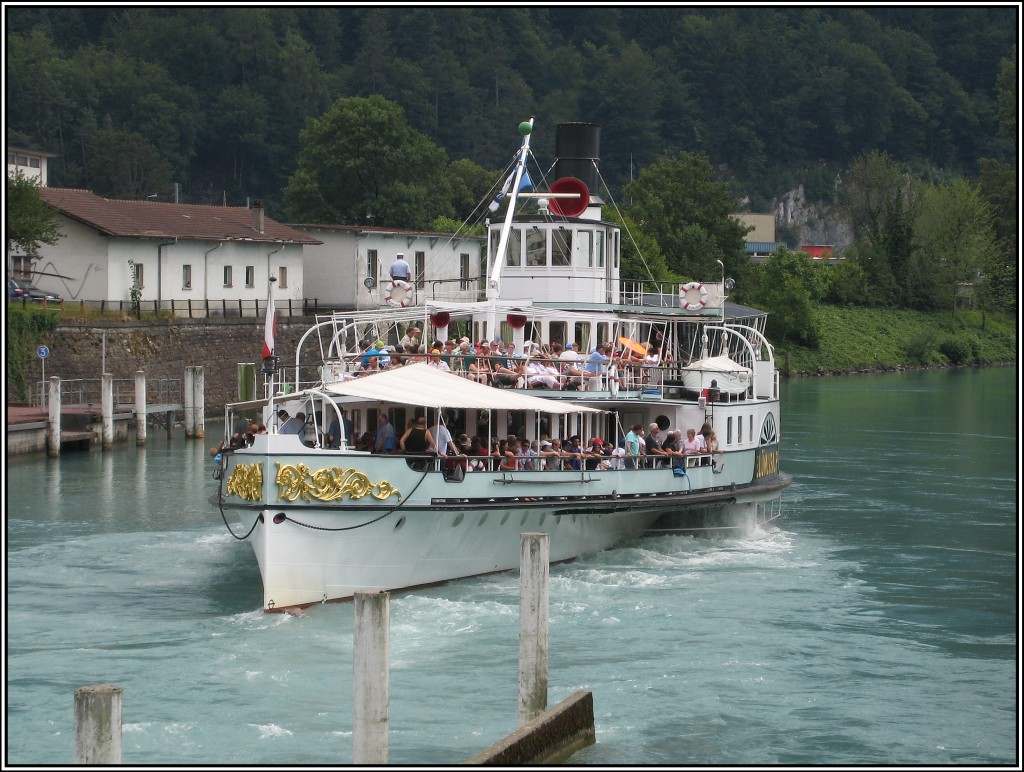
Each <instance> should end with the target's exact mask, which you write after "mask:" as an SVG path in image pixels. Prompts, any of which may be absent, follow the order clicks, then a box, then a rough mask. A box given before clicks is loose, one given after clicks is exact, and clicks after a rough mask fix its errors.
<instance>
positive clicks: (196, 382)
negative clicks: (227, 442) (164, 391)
mask: <svg viewBox="0 0 1024 772" xmlns="http://www.w3.org/2000/svg"><path fill="white" fill-rule="evenodd" d="M192 406H193V409H194V410H195V417H194V418H193V419H192V424H193V427H194V429H193V431H194V433H193V435H192V436H193V437H198V438H199V439H202V438H203V437H205V436H206V375H205V374H204V373H203V366H202V365H196V366H195V376H194V377H193V378H192Z"/></svg>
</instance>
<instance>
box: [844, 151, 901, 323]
mask: <svg viewBox="0 0 1024 772" xmlns="http://www.w3.org/2000/svg"><path fill="white" fill-rule="evenodd" d="M911 202H912V194H911V185H910V178H909V177H908V176H907V174H906V173H905V172H904V171H903V169H902V168H901V166H900V165H899V164H898V163H896V162H895V161H894V160H893V159H892V158H890V157H889V155H888V154H887V153H883V152H878V151H873V152H871V153H867V154H865V155H861V156H859V157H857V158H856V159H855V160H854V162H853V163H852V164H851V165H850V170H849V173H848V175H847V180H846V183H845V184H844V185H843V186H842V187H841V189H840V192H839V209H840V211H841V212H842V214H843V216H844V218H845V219H846V220H847V221H848V222H850V223H851V224H852V225H853V232H854V238H855V239H856V240H859V241H862V242H864V243H862V244H860V245H859V247H858V248H857V249H855V250H851V251H848V254H847V259H853V260H857V261H858V262H859V263H860V264H861V267H862V268H863V269H864V271H865V273H866V274H867V278H868V282H869V283H870V284H871V285H872V286H873V288H874V291H873V292H872V293H871V298H872V301H873V302H874V304H875V305H891V304H894V303H897V302H899V301H900V300H901V298H900V285H899V284H898V278H897V277H905V275H906V273H907V270H908V269H907V266H906V261H907V260H908V258H909V256H910V254H911V253H912V237H913V233H912V229H911V228H910V227H909V223H910V221H911V218H912V209H911V208H910V206H909V204H910V203H911Z"/></svg>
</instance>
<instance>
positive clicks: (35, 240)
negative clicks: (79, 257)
mask: <svg viewBox="0 0 1024 772" xmlns="http://www.w3.org/2000/svg"><path fill="white" fill-rule="evenodd" d="M56 215H57V210H56V209H54V208H53V207H52V206H50V205H49V204H48V203H46V202H45V201H44V200H43V196H42V193H41V186H40V184H39V182H38V181H37V180H36V179H35V178H28V177H26V176H25V175H24V174H22V173H21V171H17V172H15V173H14V174H8V175H7V252H8V254H10V253H13V252H21V253H23V254H25V255H29V256H35V255H37V254H39V245H40V244H50V245H53V244H56V243H57V242H58V241H59V240H60V239H61V237H62V236H63V235H64V234H62V233H61V232H60V224H59V223H58V222H57V216H56Z"/></svg>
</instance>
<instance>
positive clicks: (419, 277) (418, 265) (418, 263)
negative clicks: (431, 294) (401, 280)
mask: <svg viewBox="0 0 1024 772" xmlns="http://www.w3.org/2000/svg"><path fill="white" fill-rule="evenodd" d="M413 260H414V261H415V262H414V263H413V271H414V273H415V276H416V286H417V287H419V288H420V289H423V287H425V286H426V284H427V267H426V266H427V255H426V253H425V252H417V253H416V254H415V255H414V257H413Z"/></svg>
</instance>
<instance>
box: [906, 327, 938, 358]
mask: <svg viewBox="0 0 1024 772" xmlns="http://www.w3.org/2000/svg"><path fill="white" fill-rule="evenodd" d="M936 338H938V333H937V332H935V330H923V331H921V332H918V333H916V334H915V335H912V336H911V337H910V338H908V339H907V341H906V342H905V343H904V344H903V346H902V348H903V353H904V354H906V355H907V359H909V360H911V361H913V362H917V363H918V364H922V365H926V364H928V362H929V361H930V360H931V357H932V352H934V351H935V340H936Z"/></svg>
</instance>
